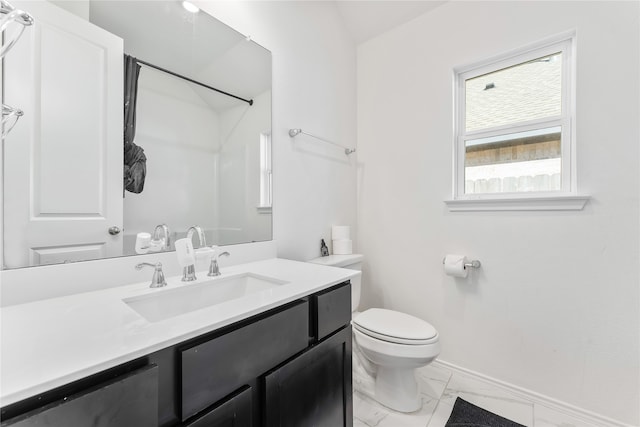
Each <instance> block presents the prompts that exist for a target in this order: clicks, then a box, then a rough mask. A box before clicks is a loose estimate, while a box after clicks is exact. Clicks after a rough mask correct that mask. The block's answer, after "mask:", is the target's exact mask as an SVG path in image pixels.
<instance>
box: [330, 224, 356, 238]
mask: <svg viewBox="0 0 640 427" xmlns="http://www.w3.org/2000/svg"><path fill="white" fill-rule="evenodd" d="M331 239H332V240H351V227H349V226H348V225H334V226H332V227H331Z"/></svg>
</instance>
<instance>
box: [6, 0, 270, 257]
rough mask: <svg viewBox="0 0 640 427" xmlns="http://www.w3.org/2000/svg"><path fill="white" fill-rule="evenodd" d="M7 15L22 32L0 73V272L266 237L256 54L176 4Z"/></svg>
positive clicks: (262, 112)
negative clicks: (184, 241)
mask: <svg viewBox="0 0 640 427" xmlns="http://www.w3.org/2000/svg"><path fill="white" fill-rule="evenodd" d="M12 3H13V4H14V5H15V6H16V7H17V8H19V9H23V10H26V11H28V12H29V13H31V14H32V15H33V17H34V19H35V24H34V26H33V27H31V28H29V29H28V30H27V31H25V32H24V33H23V36H22V39H21V40H20V41H19V43H18V44H17V45H16V46H14V48H13V50H12V51H11V52H10V54H9V55H7V56H6V57H5V58H4V59H3V67H4V69H3V102H4V103H6V104H9V105H12V106H16V107H18V108H21V109H22V110H23V111H24V116H23V117H21V118H20V121H19V122H18V123H17V124H16V126H15V127H14V128H13V130H12V131H11V133H9V134H8V135H7V137H6V138H5V139H4V141H3V187H4V188H3V208H4V209H3V258H4V260H3V267H4V268H18V267H28V266H36V265H46V264H55V263H63V262H75V261H82V260H89V259H99V258H104V257H115V256H123V255H135V254H137V253H147V252H149V251H167V250H173V246H172V243H173V242H174V241H175V240H176V239H177V238H181V237H183V236H185V235H186V233H187V231H188V229H189V228H190V227H191V226H196V225H197V226H199V227H200V228H201V229H202V230H203V231H204V234H205V236H206V242H207V244H208V245H212V244H217V245H228V244H236V243H245V242H254V241H264V240H270V239H271V235H272V232H271V230H272V218H271V53H270V52H269V51H268V50H266V49H264V48H263V47H261V46H259V45H257V44H256V43H254V42H253V41H251V40H248V39H247V38H246V37H245V36H243V35H241V34H239V33H238V32H236V31H234V30H233V29H231V28H229V27H227V26H226V25H224V24H222V23H221V22H219V21H217V20H216V19H215V18H213V17H212V16H210V15H208V14H207V13H205V12H204V11H188V10H186V9H185V8H184V6H183V4H182V2H181V1H149V0H145V1H104V0H103V1H94V0H85V1H77V2H76V1H73V2H67V1H61V2H53V1H51V2H50V1H44V0H40V1H24V2H21V1H14V2H12ZM123 135H124V136H123ZM163 225H166V227H163ZM167 229H168V230H169V233H168V234H169V239H166V238H165V231H166V230H167ZM144 233H148V234H149V235H151V236H150V237H151V238H150V241H149V240H147V235H145V234H144ZM194 245H195V246H196V247H197V246H198V245H199V242H197V240H194Z"/></svg>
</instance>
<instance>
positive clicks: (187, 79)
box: [136, 58, 253, 105]
mask: <svg viewBox="0 0 640 427" xmlns="http://www.w3.org/2000/svg"><path fill="white" fill-rule="evenodd" d="M136 61H137V62H138V63H139V64H142V65H146V66H147V67H151V68H155V69H156V70H159V71H162V72H165V73H167V74H171V75H172V76H174V77H178V78H180V79H182V80H186V81H188V82H190V83H193V84H197V85H198V86H202V87H205V88H207V89H210V90H213V91H216V92H218V93H221V94H223V95H227V96H230V97H232V98H235V99H239V100H240V101H244V102H246V103H247V104H249V105H253V99H244V98H241V97H239V96H236V95H234V94H232V93H229V92H225V91H223V90H220V89H216V88H215V87H212V86H209V85H206V84H204V83H200V82H199V81H197V80H193V79H190V78H189V77H185V76H183V75H181V74H178V73H174V72H173V71H169V70H167V69H166V68H162V67H158V66H157V65H154V64H152V63H150V62H147V61H142V60H140V59H137V58H136Z"/></svg>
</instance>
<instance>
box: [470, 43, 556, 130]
mask: <svg viewBox="0 0 640 427" xmlns="http://www.w3.org/2000/svg"><path fill="white" fill-rule="evenodd" d="M561 81H562V53H561V52H559V53H555V54H553V55H550V56H545V57H542V58H538V59H535V60H533V61H530V62H525V63H522V64H518V65H515V66H513V67H509V68H505V69H502V70H498V71H495V72H492V73H488V74H484V75H482V76H478V77H474V78H472V79H468V80H466V81H465V96H466V102H465V105H466V107H465V108H466V109H465V117H466V123H465V130H466V131H467V132H471V131H475V130H480V129H487V128H491V127H495V126H503V125H508V124H514V123H519V122H524V121H527V120H533V119H541V118H545V117H554V116H559V115H560V114H561Z"/></svg>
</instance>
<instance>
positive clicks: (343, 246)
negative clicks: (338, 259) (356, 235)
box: [333, 239, 353, 255]
mask: <svg viewBox="0 0 640 427" xmlns="http://www.w3.org/2000/svg"><path fill="white" fill-rule="evenodd" d="M352 253H353V242H352V241H351V240H348V239H339V240H334V241H333V254H334V255H351V254H352Z"/></svg>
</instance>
